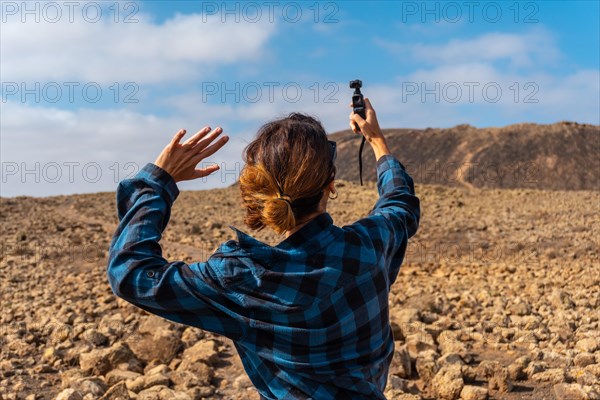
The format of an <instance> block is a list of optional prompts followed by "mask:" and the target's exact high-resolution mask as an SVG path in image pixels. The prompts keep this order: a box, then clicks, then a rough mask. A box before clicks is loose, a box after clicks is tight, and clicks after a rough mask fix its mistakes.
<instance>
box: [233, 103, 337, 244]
mask: <svg viewBox="0 0 600 400" xmlns="http://www.w3.org/2000/svg"><path fill="white" fill-rule="evenodd" d="M243 159H244V161H245V163H246V165H245V166H244V168H243V170H242V172H241V174H240V181H239V183H240V185H239V186H240V190H241V192H242V202H243V205H244V207H245V208H246V217H245V218H244V222H245V223H246V225H248V226H249V227H250V228H251V229H254V230H261V229H263V228H264V227H265V226H269V227H271V228H272V229H273V230H274V231H275V232H277V233H278V234H282V233H283V232H285V231H287V230H290V229H293V228H294V227H295V226H296V225H297V224H299V223H301V222H303V219H304V218H305V217H306V216H308V215H310V214H312V213H314V212H315V211H316V210H317V209H318V206H319V202H320V201H321V198H322V197H323V193H324V191H323V189H324V188H325V187H326V186H327V185H328V184H329V183H330V182H331V181H332V180H333V179H334V177H335V165H334V161H333V159H332V153H331V146H330V144H329V143H328V139H327V134H326V132H325V129H324V128H323V126H322V125H321V123H320V122H319V121H318V120H316V119H315V118H313V117H310V116H308V115H304V114H299V113H292V114H290V115H288V116H287V117H285V118H281V119H278V120H275V121H271V122H268V123H266V124H265V125H263V126H262V127H261V128H260V129H259V131H258V134H257V136H256V138H255V139H254V140H253V141H252V142H251V143H250V144H248V146H246V148H245V149H244V155H243Z"/></svg>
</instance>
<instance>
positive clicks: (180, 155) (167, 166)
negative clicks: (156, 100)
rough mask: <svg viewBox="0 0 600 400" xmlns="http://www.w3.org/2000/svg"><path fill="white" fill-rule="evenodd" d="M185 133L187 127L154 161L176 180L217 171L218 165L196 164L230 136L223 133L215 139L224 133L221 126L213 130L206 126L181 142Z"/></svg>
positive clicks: (202, 175)
mask: <svg viewBox="0 0 600 400" xmlns="http://www.w3.org/2000/svg"><path fill="white" fill-rule="evenodd" d="M185 133H186V131H185V129H181V130H180V131H179V132H177V133H176V134H175V136H173V139H172V140H171V143H169V144H168V145H167V146H166V147H165V148H164V149H163V151H162V152H161V153H160V155H159V156H158V158H157V159H156V161H155V162H154V164H155V165H157V166H158V167H160V168H162V169H163V170H165V171H166V172H168V173H169V175H171V176H172V177H173V179H174V180H175V182H180V181H186V180H191V179H197V178H202V177H205V176H207V175H210V174H212V173H213V172H215V171H217V170H218V169H219V166H218V165H211V166H208V167H206V168H196V166H197V165H198V163H199V162H200V161H202V160H203V159H205V158H207V157H210V156H211V155H213V154H214V153H215V152H216V151H217V150H219V149H220V148H221V147H223V146H224V145H225V143H227V141H228V140H229V136H227V135H223V136H221V137H220V138H219V139H218V140H216V141H215V139H217V137H218V136H219V135H220V134H221V133H223V129H222V128H221V127H217V128H216V129H214V130H213V131H212V132H211V130H210V127H209V126H205V127H204V128H202V129H201V130H200V131H198V132H197V133H196V134H195V135H194V136H192V137H191V138H189V139H188V140H186V141H185V142H183V143H180V142H179V141H180V140H181V138H183V136H184V135H185ZM213 142H214V143H213Z"/></svg>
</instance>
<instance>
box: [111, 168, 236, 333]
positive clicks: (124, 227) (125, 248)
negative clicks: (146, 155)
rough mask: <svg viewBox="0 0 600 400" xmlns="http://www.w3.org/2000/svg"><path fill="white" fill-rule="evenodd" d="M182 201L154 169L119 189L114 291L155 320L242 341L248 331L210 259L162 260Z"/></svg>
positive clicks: (167, 177) (165, 175)
mask: <svg viewBox="0 0 600 400" xmlns="http://www.w3.org/2000/svg"><path fill="white" fill-rule="evenodd" d="M178 195H179V190H178V188H177V185H176V183H175V181H174V180H173V178H172V177H171V176H170V175H169V174H168V173H167V172H166V171H164V170H163V169H161V168H160V167H158V166H156V165H154V164H151V163H149V164H147V165H146V166H144V168H143V169H142V170H140V171H139V173H138V174H137V175H136V176H135V177H134V178H132V179H125V180H123V181H121V182H120V183H119V186H118V188H117V213H118V217H119V225H118V227H117V230H116V232H115V234H114V235H113V238H112V240H111V244H110V249H109V254H108V267H107V275H108V281H109V283H110V286H111V288H112V291H113V292H114V293H115V294H116V295H117V296H118V297H121V298H123V299H124V300H126V301H128V302H129V303H131V304H133V305H135V306H137V307H140V308H142V309H144V310H146V311H148V312H150V313H152V314H156V315H158V316H161V317H163V318H166V319H168V320H171V321H174V322H178V323H182V324H186V325H190V326H195V327H198V328H202V329H205V330H207V331H211V332H215V333H218V334H221V335H224V336H226V337H229V338H231V339H234V340H235V339H239V338H241V337H242V336H243V335H244V329H245V328H244V326H243V325H242V324H241V323H240V321H239V319H238V317H239V316H238V315H236V314H235V313H234V312H233V311H231V310H232V309H234V308H235V304H234V303H235V296H234V295H232V294H231V293H229V291H228V290H227V289H226V287H225V286H224V285H223V284H222V283H223V282H222V279H221V278H220V275H219V274H218V271H215V270H214V269H213V268H212V266H211V264H210V259H209V260H208V261H207V262H199V263H193V264H189V265H188V264H186V263H185V262H183V261H175V262H169V261H167V260H166V259H164V258H163V257H162V249H161V247H160V244H159V241H160V239H161V236H162V232H163V231H164V229H165V228H166V226H167V224H168V222H169V218H170V214H171V206H172V205H173V202H174V201H175V199H176V198H177V196H178Z"/></svg>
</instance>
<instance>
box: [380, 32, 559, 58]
mask: <svg viewBox="0 0 600 400" xmlns="http://www.w3.org/2000/svg"><path fill="white" fill-rule="evenodd" d="M375 44H376V45H378V46H380V47H381V48H383V49H385V50H387V51H388V52H390V53H392V54H396V55H405V56H406V55H408V56H410V57H411V58H412V59H413V60H414V61H419V62H426V63H429V64H438V63H444V64H465V63H473V62H493V61H509V62H510V63H511V65H512V66H514V67H531V66H534V65H536V64H538V63H542V62H543V63H548V62H554V61H556V60H557V59H558V58H559V56H560V54H559V51H558V49H557V48H556V46H555V45H554V40H553V38H552V35H551V34H550V33H549V32H548V31H547V30H545V29H534V30H531V31H530V32H528V33H525V34H516V33H502V32H490V33H486V34H484V35H481V36H479V37H476V38H470V39H452V40H449V41H448V42H446V43H442V44H425V43H401V42H395V41H390V40H386V39H382V38H377V39H375Z"/></svg>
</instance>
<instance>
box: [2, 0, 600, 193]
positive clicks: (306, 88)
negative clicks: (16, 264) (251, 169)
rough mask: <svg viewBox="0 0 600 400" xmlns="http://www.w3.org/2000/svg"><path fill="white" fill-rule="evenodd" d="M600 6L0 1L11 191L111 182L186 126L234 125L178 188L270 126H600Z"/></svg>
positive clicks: (226, 162)
mask: <svg viewBox="0 0 600 400" xmlns="http://www.w3.org/2000/svg"><path fill="white" fill-rule="evenodd" d="M599 4H600V2H599V1H568V2H567V1H519V2H517V1H307V2H301V1H256V2H254V1H249V2H222V1H112V0H109V1H64V2H62V1H29V2H27V3H25V2H22V1H1V2H0V81H1V91H0V92H1V102H0V107H1V110H0V159H1V166H2V170H1V180H0V196H2V197H13V196H20V195H27V196H48V195H59V194H73V193H90V192H101V191H114V190H115V189H116V187H117V184H118V182H119V181H121V180H122V179H126V178H129V177H132V176H134V175H135V173H137V171H139V170H140V169H141V168H142V167H143V166H144V165H145V164H146V163H148V162H154V161H155V159H156V157H157V156H158V154H159V153H160V151H161V150H162V148H163V147H164V146H165V145H166V144H167V143H168V142H169V141H170V139H171V137H172V136H173V135H174V134H175V132H177V131H178V130H179V129H181V128H184V129H186V130H187V131H188V135H189V134H191V133H194V132H196V131H198V130H200V129H201V128H202V127H204V126H207V125H208V126H211V127H216V126H221V127H223V129H224V131H225V133H226V134H227V135H228V136H230V140H229V142H228V143H227V144H226V145H225V147H223V149H221V150H220V151H219V152H217V153H216V154H214V155H213V156H211V157H210V158H208V159H206V160H204V161H202V163H201V164H202V165H200V166H205V165H208V164H212V163H217V164H219V165H220V166H221V169H220V170H219V171H217V172H216V173H214V174H213V175H211V176H210V177H208V178H203V179H198V180H195V181H188V182H182V183H180V184H178V186H179V187H180V189H181V190H202V189H210V188H215V187H225V186H229V185H231V184H232V183H234V182H235V181H236V179H237V177H238V175H239V172H240V170H241V168H242V167H243V161H242V151H243V149H244V147H245V146H246V145H247V144H248V143H249V142H250V141H251V140H252V138H253V137H254V135H255V134H256V131H257V129H258V128H259V127H260V126H261V125H262V124H264V123H265V122H267V121H269V120H271V119H274V118H277V117H281V116H283V115H285V114H287V113H289V112H292V111H297V112H304V113H308V114H311V115H313V116H316V117H318V118H319V119H320V120H321V121H322V122H323V124H324V126H325V128H326V130H327V131H328V132H329V133H333V132H336V131H339V130H343V129H347V128H348V115H349V113H350V108H349V105H348V104H349V102H350V99H351V95H352V90H351V89H350V88H349V87H348V82H349V81H350V80H353V79H361V80H362V82H363V88H362V91H363V93H364V95H365V96H366V97H368V98H369V99H370V100H371V102H372V104H373V106H374V108H375V110H376V112H377V115H378V119H379V121H380V125H381V126H382V127H383V128H404V127H407V128H427V127H442V128H444V127H452V126H455V125H458V124H470V125H473V126H476V127H491V126H506V125H510V124H516V123H524V122H533V123H539V124H548V123H554V122H558V121H575V122H579V123H589V124H595V125H600V50H599V49H600V27H599V21H600V7H599Z"/></svg>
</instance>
